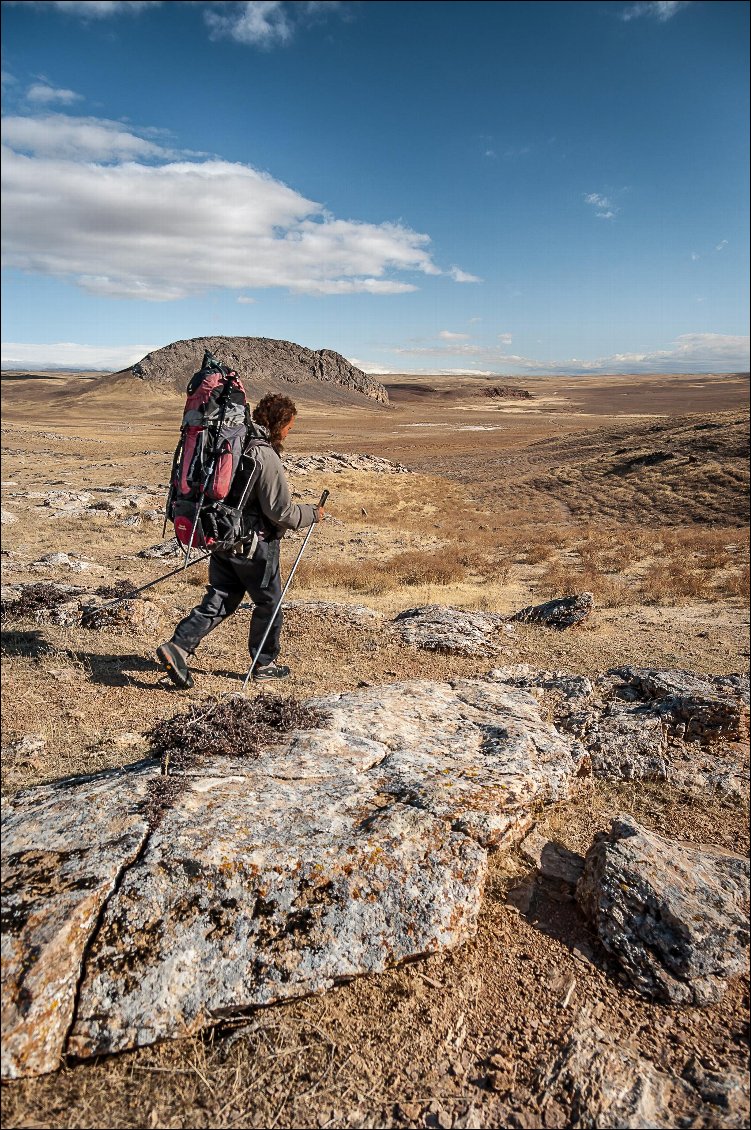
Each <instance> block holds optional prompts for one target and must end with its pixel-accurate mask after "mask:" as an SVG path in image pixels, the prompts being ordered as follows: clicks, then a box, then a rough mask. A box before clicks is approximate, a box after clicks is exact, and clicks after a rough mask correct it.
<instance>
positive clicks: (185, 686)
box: [156, 647, 193, 691]
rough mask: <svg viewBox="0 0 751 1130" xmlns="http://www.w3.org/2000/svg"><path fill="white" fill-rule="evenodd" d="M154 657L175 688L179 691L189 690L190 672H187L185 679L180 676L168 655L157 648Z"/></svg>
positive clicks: (191, 681) (191, 684)
mask: <svg viewBox="0 0 751 1130" xmlns="http://www.w3.org/2000/svg"><path fill="white" fill-rule="evenodd" d="M156 657H157V659H158V660H159V662H160V663H161V665H162V667H163V668H164V670H165V671H166V672H167V674H168V675H169V677H170V679H171V680H172V682H173V683H174V684H175V686H176V687H179V688H180V690H181V691H188V690H190V688H191V687H192V686H193V680H192V678H191V676H190V672H188V675H187V677H185V676H183V675H181V674H180V672H179V671H178V669H177V668H176V667H175V665H174V663H173V662H172V660H171V659H170V657H169V654H168V653H167V652H166V651H164V649H163V648H161V647H159V648H157V652H156Z"/></svg>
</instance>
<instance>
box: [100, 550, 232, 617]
mask: <svg viewBox="0 0 751 1130" xmlns="http://www.w3.org/2000/svg"><path fill="white" fill-rule="evenodd" d="M209 557H211V554H210V553H204V554H203V556H202V557H196V558H195V559H194V560H193V561H191V563H190V565H188V566H187V568H188V569H192V568H193V566H194V565H199V564H200V563H201V562H202V561H206V560H207V559H208V558H209ZM185 568H186V566H185V565H178V566H177V568H176V569H173V570H172V571H171V572H169V573H165V574H164V576H163V577H157V579H156V580H155V581H149V583H148V584H147V585H141V587H140V589H133V591H132V592H127V593H126V594H125V596H118V597H116V598H115V599H114V600H108V601H107V603H106V604H99V605H97V607H96V609H95V612H102V611H104V609H105V608H114V606H115V605H116V604H122V603H123V601H125V600H132V599H133V597H134V596H138V594H139V592H145V591H146V589H150V588H153V587H154V585H159V584H161V583H162V581H166V580H167V578H168V577H174V575H175V573H182V572H183V571H184V570H185Z"/></svg>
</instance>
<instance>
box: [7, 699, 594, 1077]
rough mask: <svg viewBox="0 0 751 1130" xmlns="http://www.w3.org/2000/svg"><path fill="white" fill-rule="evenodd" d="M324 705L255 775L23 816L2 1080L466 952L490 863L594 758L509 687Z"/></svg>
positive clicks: (115, 782) (232, 770)
mask: <svg viewBox="0 0 751 1130" xmlns="http://www.w3.org/2000/svg"><path fill="white" fill-rule="evenodd" d="M311 705H313V706H315V707H316V708H317V709H318V710H320V711H323V712H324V713H325V715H326V716H327V717H328V721H327V722H326V723H325V725H324V726H323V728H319V729H311V730H298V731H293V732H292V733H291V734H288V735H285V736H284V737H283V738H281V739H280V741H279V742H278V744H276V745H272V746H269V747H267V748H266V749H265V750H264V751H263V752H262V753H261V755H260V757H259V758H258V759H257V760H253V759H250V758H245V757H243V756H242V754H243V751H242V750H238V755H237V756H236V757H234V756H232V757H226V758H221V757H218V756H215V757H213V758H208V759H206V761H205V763H204V764H203V765H198V766H196V767H194V768H192V769H190V770H188V771H186V772H184V773H183V774H181V775H177V776H173V775H170V776H169V777H166V778H165V777H163V776H161V777H160V775H159V767H158V765H157V764H156V763H155V762H153V761H152V762H147V763H139V764H138V765H133V766H129V767H126V768H125V769H123V770H121V771H118V772H116V773H108V774H101V775H99V776H96V777H85V778H81V779H79V780H65V781H61V782H55V783H53V784H50V785H46V786H43V787H40V788H36V789H32V790H29V791H26V792H24V793H21V794H19V795H17V796H16V797H14V798H13V799H12V800H10V801H9V802H8V803H7V805H6V810H7V811H6V814H5V817H4V830H3V837H2V848H3V852H4V856H5V859H6V863H5V868H4V870H5V876H6V882H7V884H8V891H9V894H8V900H7V911H6V913H7V921H8V927H7V931H6V933H5V936H4V940H3V944H4V946H5V947H6V949H5V951H4V952H5V953H6V954H7V968H6V971H5V972H4V974H3V977H4V980H3V993H4V994H6V995H5V996H4V1001H5V1002H6V1003H4V1006H3V1007H4V1008H7V1014H5V1015H7V1020H5V1019H4V1034H5V1057H6V1058H5V1060H4V1064H3V1071H4V1073H5V1074H7V1075H9V1076H21V1075H26V1074H38V1073H42V1072H46V1071H51V1070H54V1069H55V1067H56V1066H57V1065H58V1064H59V1062H60V1059H61V1057H62V1056H64V1055H65V1054H74V1055H77V1056H92V1055H97V1054H100V1053H106V1052H113V1051H120V1050H123V1049H125V1048H130V1047H134V1046H138V1045H143V1044H149V1043H152V1042H154V1041H157V1040H162V1039H168V1038H178V1037H181V1036H185V1035H188V1034H190V1033H192V1032H196V1031H197V1030H199V1029H200V1028H202V1027H204V1026H206V1025H210V1024H212V1023H215V1022H216V1021H218V1020H220V1019H221V1018H223V1017H227V1016H231V1015H233V1014H238V1013H240V1014H242V1013H243V1012H244V1011H247V1010H248V1009H250V1008H253V1007H255V1006H259V1005H268V1004H271V1003H273V1002H275V1001H282V1000H287V999H290V998H294V997H299V996H303V995H306V994H309V993H312V992H319V991H321V990H325V989H327V988H329V987H330V986H332V985H334V984H336V983H337V982H339V981H342V980H347V979H348V978H351V977H355V976H358V975H361V974H365V973H374V972H378V971H380V970H384V969H386V968H388V967H390V966H393V965H396V964H397V963H399V962H401V961H403V960H405V959H409V958H414V957H416V956H418V955H421V954H429V953H433V952H435V951H438V950H441V949H444V948H449V947H453V946H457V945H459V944H461V943H462V942H463V941H465V940H466V939H467V938H469V937H471V936H472V934H473V933H474V931H475V928H476V922H477V914H478V909H479V906H480V900H481V895H482V890H483V882H484V879H485V874H486V868H487V854H488V849H489V848H490V847H492V846H499V845H500V846H506V845H510V844H511V843H513V842H515V841H516V840H517V839H518V838H520V837H521V836H522V834H523V833H524V832H525V831H526V830H527V828H528V827H529V825H530V823H531V822H532V821H533V819H534V817H535V814H536V813H537V812H538V811H539V808H540V806H541V805H543V804H545V803H546V802H548V801H552V800H554V799H557V798H559V797H562V796H564V795H565V794H566V791H567V788H568V784H569V781H570V779H571V777H572V776H573V775H574V774H575V773H576V772H577V771H579V769H580V768H581V766H582V763H583V760H584V758H585V754H584V751H583V750H582V748H581V747H580V746H579V744H578V743H577V742H576V741H575V740H574V739H571V738H568V737H565V736H564V737H562V736H561V735H559V734H558V733H557V732H556V731H555V729H554V728H553V727H552V726H551V725H550V724H549V723H547V722H545V721H544V720H543V718H542V716H541V714H540V711H539V708H538V705H537V703H536V702H535V700H534V699H533V698H532V697H531V696H530V695H528V694H527V693H526V692H524V691H520V690H517V689H515V688H511V687H508V686H506V685H503V684H499V683H494V682H493V681H486V680H481V679H466V680H458V681H456V682H455V683H451V684H450V683H438V682H429V681H416V682H407V683H396V684H391V685H388V686H384V687H374V688H369V689H367V690H361V691H356V692H350V693H347V694H339V695H332V696H329V697H328V698H325V699H319V700H314V701H313V702H312V703H311ZM165 788H166V789H169V790H171V792H170V798H171V803H170V804H169V805H168V806H167V807H166V808H165V809H164V810H163V814H162V815H161V819H160V820H159V822H158V823H157V822H156V821H155V820H154V819H153V816H151V817H150V813H153V811H154V810H153V796H154V793H155V791H160V790H163V789H165Z"/></svg>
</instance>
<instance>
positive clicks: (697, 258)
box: [691, 251, 701, 263]
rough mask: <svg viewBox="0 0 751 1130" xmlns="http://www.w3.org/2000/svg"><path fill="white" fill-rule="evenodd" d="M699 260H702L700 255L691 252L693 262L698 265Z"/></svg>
mask: <svg viewBox="0 0 751 1130" xmlns="http://www.w3.org/2000/svg"><path fill="white" fill-rule="evenodd" d="M699 259H701V255H698V254H697V253H696V251H692V252H691V262H692V263H696V262H697V261H698V260H699Z"/></svg>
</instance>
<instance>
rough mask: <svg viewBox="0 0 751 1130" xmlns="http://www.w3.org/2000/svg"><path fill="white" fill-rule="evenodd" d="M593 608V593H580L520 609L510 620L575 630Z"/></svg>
mask: <svg viewBox="0 0 751 1130" xmlns="http://www.w3.org/2000/svg"><path fill="white" fill-rule="evenodd" d="M593 608H594V597H593V596H592V593H591V592H580V593H576V594H574V595H573V596H562V597H557V598H556V599H555V600H546V601H545V603H544V604H533V605H532V604H531V605H529V607H528V608H520V609H519V611H518V612H515V613H514V615H513V616H511V617H509V619H511V620H519V621H521V622H522V623H524V624H544V625H545V627H546V628H559V629H561V628H573V627H574V625H575V624H581V623H582V621H583V620H586V618H587V617H588V616H589V614H590V612H591V611H592V609H593Z"/></svg>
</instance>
